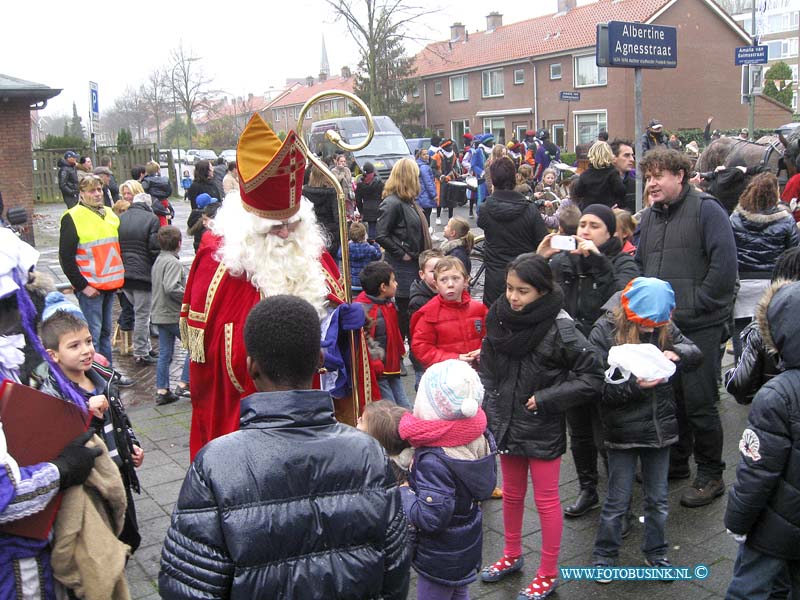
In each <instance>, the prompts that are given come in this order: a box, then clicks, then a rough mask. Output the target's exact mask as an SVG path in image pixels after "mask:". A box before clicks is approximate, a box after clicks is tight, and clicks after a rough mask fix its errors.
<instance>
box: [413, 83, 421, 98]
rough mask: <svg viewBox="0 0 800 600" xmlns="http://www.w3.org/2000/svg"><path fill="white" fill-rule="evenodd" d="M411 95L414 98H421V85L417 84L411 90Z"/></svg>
mask: <svg viewBox="0 0 800 600" xmlns="http://www.w3.org/2000/svg"><path fill="white" fill-rule="evenodd" d="M411 96H412V97H414V98H419V86H418V85H415V86H414V89H413V90H411Z"/></svg>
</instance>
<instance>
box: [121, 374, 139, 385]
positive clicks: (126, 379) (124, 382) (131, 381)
mask: <svg viewBox="0 0 800 600" xmlns="http://www.w3.org/2000/svg"><path fill="white" fill-rule="evenodd" d="M135 383H136V380H135V379H131V378H130V377H128V376H127V375H123V374H122V373H118V374H117V385H118V386H120V387H130V386H132V385H134V384H135Z"/></svg>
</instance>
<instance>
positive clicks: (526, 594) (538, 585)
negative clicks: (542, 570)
mask: <svg viewBox="0 0 800 600" xmlns="http://www.w3.org/2000/svg"><path fill="white" fill-rule="evenodd" d="M557 587H558V578H557V577H542V576H541V575H537V576H536V577H535V578H534V580H533V581H531V582H530V583H529V584H528V587H526V588H525V589H524V590H521V591H520V593H519V595H518V596H517V600H540V599H541V598H547V597H548V596H549V595H550V594H552V593H553V592H555V591H556V588H557Z"/></svg>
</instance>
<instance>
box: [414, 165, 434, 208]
mask: <svg viewBox="0 0 800 600" xmlns="http://www.w3.org/2000/svg"><path fill="white" fill-rule="evenodd" d="M417 165H419V198H417V203H418V204H419V205H420V206H421V207H422V208H436V183H435V182H434V181H433V171H431V167H430V165H429V164H428V163H426V162H425V161H424V160H422V159H419V158H418V159H417Z"/></svg>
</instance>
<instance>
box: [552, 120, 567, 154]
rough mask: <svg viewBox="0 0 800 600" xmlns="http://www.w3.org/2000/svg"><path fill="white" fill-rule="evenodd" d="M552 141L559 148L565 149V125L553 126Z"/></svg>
mask: <svg viewBox="0 0 800 600" xmlns="http://www.w3.org/2000/svg"><path fill="white" fill-rule="evenodd" d="M550 139H551V140H553V143H554V144H555V145H556V146H558V147H559V148H563V147H564V125H562V124H559V125H553V127H552V128H551V133H550Z"/></svg>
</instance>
